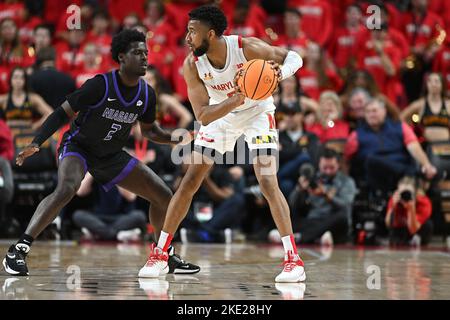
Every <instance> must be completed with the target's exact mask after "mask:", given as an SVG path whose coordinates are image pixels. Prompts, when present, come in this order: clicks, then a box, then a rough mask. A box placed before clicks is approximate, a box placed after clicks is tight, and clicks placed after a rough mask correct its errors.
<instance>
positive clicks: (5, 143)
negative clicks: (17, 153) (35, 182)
mask: <svg viewBox="0 0 450 320" xmlns="http://www.w3.org/2000/svg"><path fill="white" fill-rule="evenodd" d="M0 157H1V158H3V159H6V160H8V161H12V159H13V157H14V145H13V138H12V134H11V130H10V129H9V127H8V125H7V124H6V122H5V121H4V120H3V119H0Z"/></svg>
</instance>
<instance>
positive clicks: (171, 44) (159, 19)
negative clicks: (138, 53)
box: [142, 0, 177, 79]
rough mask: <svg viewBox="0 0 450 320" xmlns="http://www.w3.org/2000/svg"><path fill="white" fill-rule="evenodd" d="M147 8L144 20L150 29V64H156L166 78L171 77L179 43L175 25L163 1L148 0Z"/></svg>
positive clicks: (148, 36)
mask: <svg viewBox="0 0 450 320" xmlns="http://www.w3.org/2000/svg"><path fill="white" fill-rule="evenodd" d="M145 10H146V16H145V18H144V20H143V21H142V22H143V24H144V26H145V27H147V29H148V32H147V48H148V64H151V65H153V66H155V67H156V68H157V69H158V70H159V72H160V73H161V74H162V76H163V77H164V78H166V79H169V78H170V75H171V72H172V63H173V60H174V58H175V56H174V51H175V48H176V45H177V42H176V38H175V35H174V33H173V25H172V24H171V23H170V22H169V20H168V19H167V16H166V15H165V9H164V4H163V3H162V1H160V0H150V1H148V2H147V3H146V7H145Z"/></svg>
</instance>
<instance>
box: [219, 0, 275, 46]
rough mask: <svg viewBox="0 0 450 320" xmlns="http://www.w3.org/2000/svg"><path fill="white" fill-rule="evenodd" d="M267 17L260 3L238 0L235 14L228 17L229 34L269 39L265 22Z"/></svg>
mask: <svg viewBox="0 0 450 320" xmlns="http://www.w3.org/2000/svg"><path fill="white" fill-rule="evenodd" d="M261 12H263V14H261ZM265 18H266V15H265V14H264V11H263V10H262V9H261V7H259V5H257V4H254V3H253V4H250V1H249V0H238V2H237V4H236V7H235V9H234V11H233V15H232V16H231V17H229V18H228V28H227V34H235V35H239V36H242V37H256V38H259V39H263V40H268V37H267V34H266V31H265V27H264V23H263V21H265Z"/></svg>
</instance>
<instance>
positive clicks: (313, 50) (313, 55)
mask: <svg viewBox="0 0 450 320" xmlns="http://www.w3.org/2000/svg"><path fill="white" fill-rule="evenodd" d="M320 55H321V52H320V46H319V45H318V44H317V43H315V42H310V43H309V44H308V47H307V49H306V59H307V60H308V61H310V62H317V61H319V60H320Z"/></svg>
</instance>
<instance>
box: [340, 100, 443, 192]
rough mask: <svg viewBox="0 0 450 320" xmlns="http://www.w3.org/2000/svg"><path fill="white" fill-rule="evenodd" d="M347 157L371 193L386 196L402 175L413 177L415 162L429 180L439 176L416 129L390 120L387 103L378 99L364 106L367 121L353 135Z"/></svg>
mask: <svg viewBox="0 0 450 320" xmlns="http://www.w3.org/2000/svg"><path fill="white" fill-rule="evenodd" d="M344 154H345V158H346V159H347V161H350V160H352V162H351V169H352V174H353V175H357V176H358V175H362V176H361V177H360V178H363V179H365V180H366V182H367V185H368V186H369V188H370V191H372V192H375V191H377V190H379V191H383V192H385V193H387V192H389V191H391V190H392V189H394V188H395V185H396V184H397V182H398V180H399V179H400V178H401V177H402V176H405V175H414V174H415V173H416V172H415V171H416V165H415V163H414V161H413V160H415V161H417V162H419V163H420V165H421V168H422V170H421V171H422V172H423V173H424V174H425V176H426V177H427V178H428V179H431V178H433V177H434V176H435V175H436V173H437V170H436V168H435V167H434V166H433V165H432V164H431V162H430V160H429V159H428V157H427V155H426V154H425V152H424V151H423V149H422V146H421V145H420V143H419V142H418V140H417V137H416V135H415V134H414V132H413V130H412V129H411V128H410V127H409V126H408V125H407V124H406V123H404V122H400V121H394V120H391V119H390V118H388V117H387V109H386V106H385V103H384V102H383V101H382V100H381V99H378V98H375V99H373V100H371V101H370V102H369V103H368V104H367V105H366V106H365V109H364V122H361V123H360V124H359V125H358V126H357V128H356V129H355V130H354V131H353V132H352V133H351V134H350V136H349V138H348V140H347V145H346V147H345V152H344Z"/></svg>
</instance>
